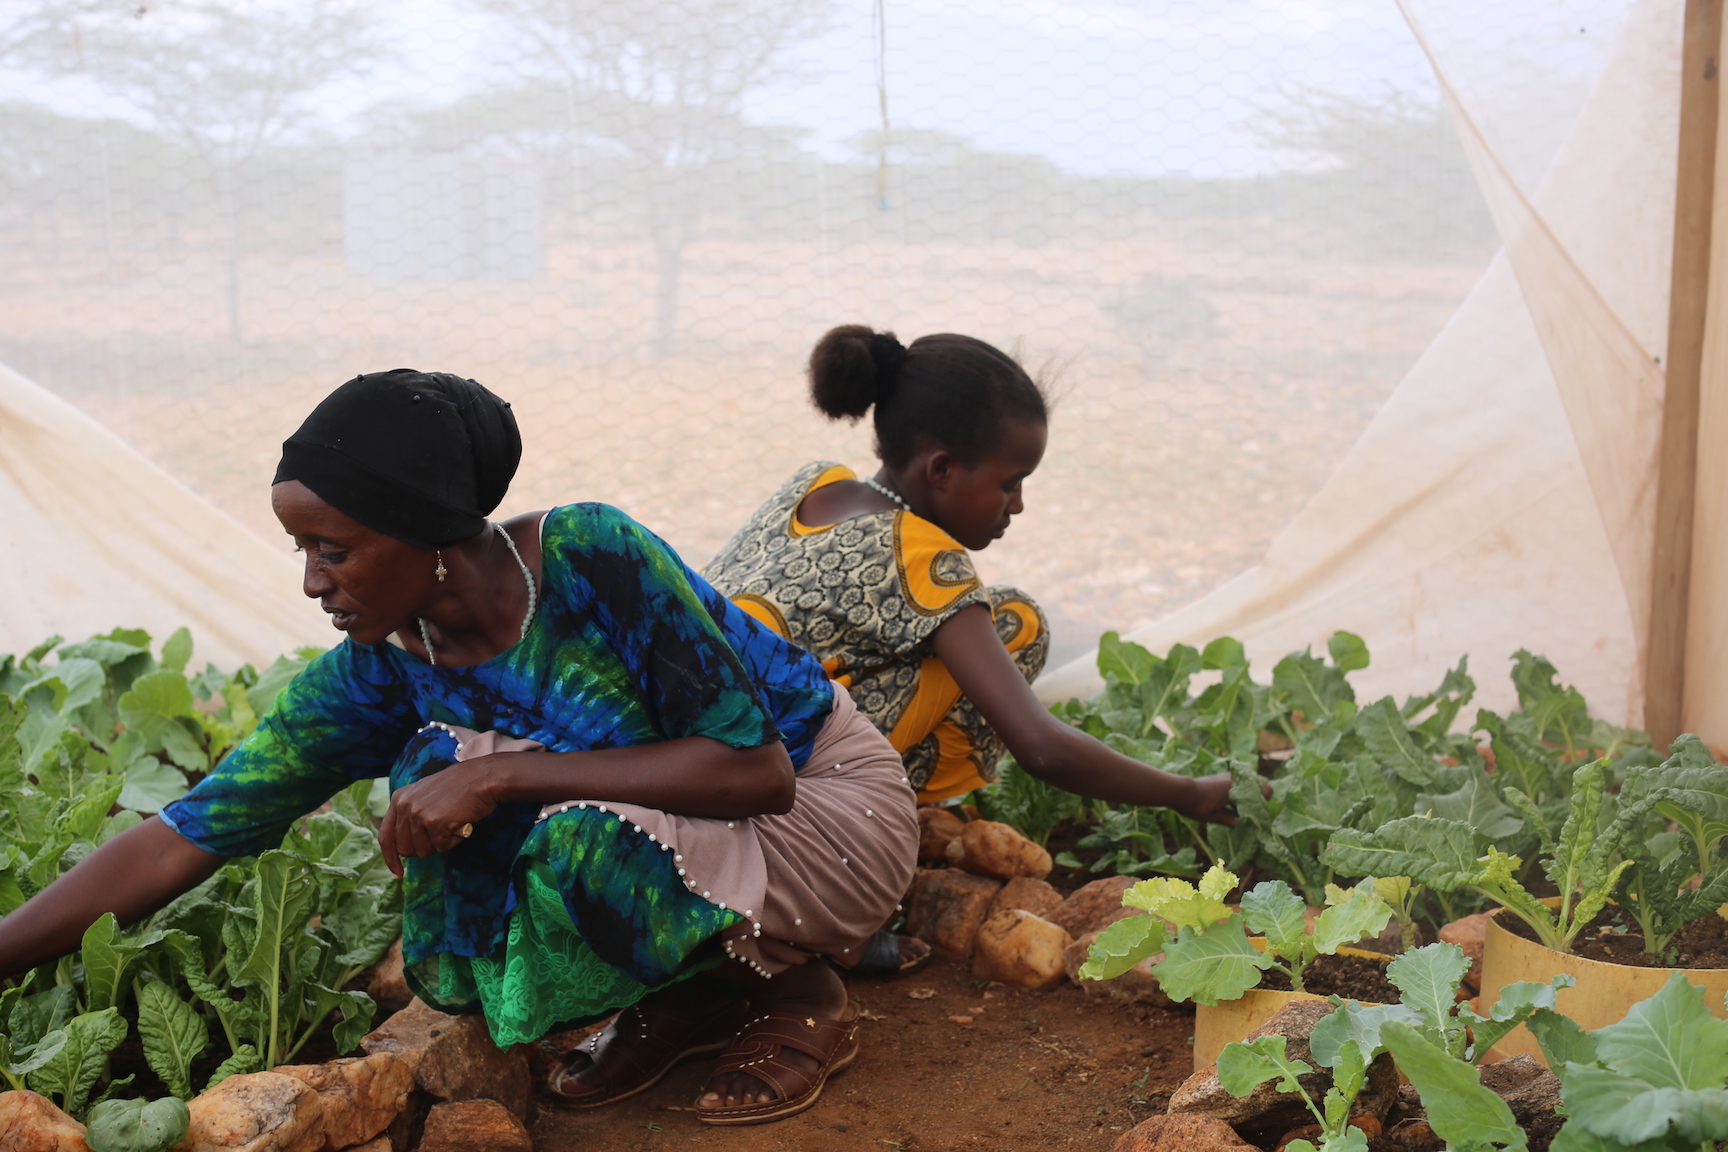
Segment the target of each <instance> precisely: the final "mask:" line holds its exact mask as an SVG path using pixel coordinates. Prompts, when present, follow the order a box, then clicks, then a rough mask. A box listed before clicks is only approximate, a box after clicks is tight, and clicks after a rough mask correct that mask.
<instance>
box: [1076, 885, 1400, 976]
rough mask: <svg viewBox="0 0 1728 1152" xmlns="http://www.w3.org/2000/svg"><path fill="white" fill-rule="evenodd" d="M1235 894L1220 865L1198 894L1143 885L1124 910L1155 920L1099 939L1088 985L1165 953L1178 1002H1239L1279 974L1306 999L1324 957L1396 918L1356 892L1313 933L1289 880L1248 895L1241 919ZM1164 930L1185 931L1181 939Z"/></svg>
mask: <svg viewBox="0 0 1728 1152" xmlns="http://www.w3.org/2000/svg"><path fill="white" fill-rule="evenodd" d="M1236 884H1237V878H1236V877H1235V875H1233V874H1232V873H1229V872H1226V871H1225V870H1224V869H1223V868H1222V867H1221V866H1218V865H1213V866H1212V868H1210V869H1208V870H1207V872H1206V875H1205V876H1203V877H1201V880H1200V883H1199V884H1198V885H1193V884H1189V883H1187V882H1186V881H1183V880H1175V879H1167V878H1160V879H1154V880H1142V881H1141V882H1140V883H1139V884H1136V885H1135V886H1134V887H1133V888H1130V889H1129V890H1128V891H1126V892H1124V893H1123V894H1122V903H1123V905H1124V906H1126V907H1132V908H1140V909H1142V910H1144V911H1146V912H1148V913H1150V914H1151V915H1149V916H1143V917H1138V916H1137V917H1130V918H1129V919H1127V920H1122V921H1118V922H1117V923H1116V924H1113V925H1111V926H1110V927H1109V928H1107V929H1105V931H1104V932H1102V933H1100V934H1099V937H1098V939H1097V940H1096V941H1095V942H1094V944H1093V946H1092V951H1091V953H1090V954H1089V956H1088V958H1087V961H1086V963H1085V964H1084V965H1082V966H1081V969H1080V976H1081V978H1082V979H1088V980H1102V979H1109V978H1111V977H1114V976H1118V975H1121V974H1122V973H1123V972H1126V971H1127V970H1128V969H1129V968H1131V967H1133V966H1134V965H1135V964H1137V963H1139V962H1140V961H1141V960H1143V959H1145V958H1146V957H1148V956H1150V955H1152V954H1154V953H1156V952H1159V951H1162V952H1163V953H1164V959H1163V960H1161V961H1159V962H1158V963H1157V964H1155V965H1154V966H1153V968H1152V971H1153V973H1154V974H1155V975H1156V976H1157V977H1158V982H1159V985H1160V986H1161V987H1162V988H1163V989H1164V991H1165V993H1166V994H1168V995H1169V996H1170V997H1171V998H1172V999H1175V1000H1193V1001H1194V1002H1196V1003H1198V1004H1216V1003H1218V1002H1219V1001H1221V1000H1234V999H1237V998H1238V997H1240V996H1241V995H1242V994H1243V993H1244V992H1246V991H1248V990H1249V989H1250V988H1253V987H1254V986H1255V985H1257V984H1258V983H1259V982H1260V978H1261V975H1262V974H1263V973H1265V972H1266V971H1268V970H1274V969H1275V970H1277V971H1280V972H1283V973H1284V974H1285V975H1286V976H1288V977H1289V978H1290V986H1291V987H1292V988H1293V989H1295V990H1296V991H1298V992H1301V991H1303V982H1302V977H1303V973H1304V972H1305V971H1306V970H1307V968H1308V966H1309V965H1310V964H1312V963H1313V962H1314V960H1315V959H1316V958H1317V957H1319V956H1328V955H1333V954H1336V952H1337V951H1338V949H1339V948H1340V947H1342V946H1343V945H1346V944H1351V943H1354V942H1355V941H1357V940H1360V939H1362V938H1363V937H1364V936H1371V935H1374V934H1375V933H1377V932H1379V931H1380V930H1381V929H1382V928H1384V927H1386V922H1387V921H1388V920H1389V919H1390V918H1391V915H1392V910H1391V909H1390V908H1389V907H1387V905H1386V903H1385V902H1384V901H1382V900H1381V899H1379V897H1377V896H1374V895H1373V894H1371V893H1369V892H1366V891H1356V892H1353V893H1351V894H1350V896H1349V897H1348V899H1346V900H1345V901H1344V902H1343V903H1341V904H1337V905H1334V906H1333V907H1330V908H1327V909H1326V910H1325V911H1323V912H1321V913H1320V915H1319V916H1318V917H1317V918H1316V919H1315V921H1314V924H1313V927H1312V929H1310V927H1309V925H1308V921H1307V917H1306V915H1305V913H1306V911H1307V906H1306V905H1305V904H1304V903H1303V901H1302V898H1301V897H1300V896H1297V895H1296V894H1295V893H1294V892H1293V891H1291V889H1290V886H1289V885H1288V884H1286V883H1284V882H1283V881H1282V880H1268V881H1264V882H1262V883H1260V884H1257V885H1255V886H1254V887H1253V888H1252V889H1251V890H1249V891H1248V892H1247V893H1245V894H1244V895H1243V897H1242V910H1241V911H1240V912H1232V911H1231V910H1230V909H1229V907H1228V906H1227V905H1225V903H1224V897H1225V896H1226V895H1228V894H1229V893H1230V892H1231V891H1232V890H1233V889H1234V888H1235V887H1236ZM1165 922H1168V923H1170V924H1172V925H1174V926H1175V927H1176V929H1177V934H1176V936H1175V938H1174V939H1172V938H1171V937H1170V936H1169V933H1168V931H1167V930H1166V928H1165V927H1164V924H1165ZM1249 932H1254V933H1256V934H1258V935H1260V936H1262V937H1264V944H1265V947H1264V949H1263V950H1262V949H1261V948H1257V947H1255V945H1254V942H1253V941H1252V940H1250V939H1249Z"/></svg>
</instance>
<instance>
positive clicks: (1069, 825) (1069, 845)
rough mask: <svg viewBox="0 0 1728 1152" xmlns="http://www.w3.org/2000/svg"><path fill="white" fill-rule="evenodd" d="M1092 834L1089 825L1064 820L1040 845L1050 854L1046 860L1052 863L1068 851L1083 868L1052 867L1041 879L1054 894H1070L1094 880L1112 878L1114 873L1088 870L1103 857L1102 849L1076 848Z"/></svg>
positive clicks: (1058, 865)
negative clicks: (1045, 881) (1051, 888)
mask: <svg viewBox="0 0 1728 1152" xmlns="http://www.w3.org/2000/svg"><path fill="white" fill-rule="evenodd" d="M1092 831H1093V826H1092V825H1090V824H1082V823H1077V822H1075V821H1073V820H1064V821H1062V823H1060V824H1058V825H1056V827H1055V828H1054V829H1053V830H1052V831H1051V833H1050V838H1049V839H1048V840H1046V841H1045V842H1044V848H1045V850H1046V851H1048V852H1049V853H1050V858H1051V859H1052V860H1054V859H1055V858H1056V857H1057V856H1058V855H1060V854H1061V853H1063V852H1072V853H1074V855H1075V856H1077V857H1079V859H1080V861H1081V863H1082V864H1083V865H1084V867H1081V868H1064V867H1063V866H1062V865H1060V864H1057V865H1055V866H1054V867H1053V868H1052V869H1051V870H1050V875H1048V876H1046V877H1044V879H1045V880H1047V881H1048V882H1049V883H1050V886H1051V887H1053V888H1055V889H1056V891H1058V892H1061V893H1063V894H1067V893H1069V892H1073V891H1074V890H1075V889H1077V888H1084V887H1085V886H1086V885H1088V884H1090V883H1092V881H1094V880H1102V879H1104V878H1105V877H1106V876H1113V875H1115V873H1114V872H1094V871H1092V868H1091V866H1092V864H1093V863H1094V862H1095V861H1097V860H1098V859H1099V857H1101V856H1103V855H1104V850H1103V849H1102V848H1081V847H1079V843H1080V840H1081V838H1082V837H1084V836H1086V835H1088V834H1090V833H1091V832H1092Z"/></svg>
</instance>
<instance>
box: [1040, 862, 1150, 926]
mask: <svg viewBox="0 0 1728 1152" xmlns="http://www.w3.org/2000/svg"><path fill="white" fill-rule="evenodd" d="M1137 883H1139V881H1137V880H1135V879H1134V878H1133V877H1132V876H1106V877H1105V878H1104V879H1102V880H1094V881H1092V883H1090V884H1088V885H1086V886H1085V887H1083V888H1080V889H1078V890H1077V891H1074V892H1072V893H1070V894H1069V896H1068V899H1066V900H1064V901H1062V906H1061V907H1060V908H1058V909H1056V911H1055V912H1052V913H1051V914H1050V922H1051V923H1052V924H1054V925H1056V926H1057V927H1058V928H1060V929H1062V931H1064V932H1066V933H1068V935H1070V936H1072V937H1074V939H1076V940H1078V939H1080V937H1082V936H1085V935H1088V934H1090V933H1093V932H1102V931H1103V930H1104V929H1106V928H1108V927H1109V926H1110V925H1112V924H1114V923H1116V921H1118V920H1123V919H1126V918H1127V917H1129V916H1144V915H1146V913H1145V912H1142V911H1141V910H1140V909H1138V908H1124V907H1122V893H1124V892H1126V891H1128V889H1130V888H1132V887H1134V885H1135V884H1137Z"/></svg>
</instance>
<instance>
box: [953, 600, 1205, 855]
mask: <svg viewBox="0 0 1728 1152" xmlns="http://www.w3.org/2000/svg"><path fill="white" fill-rule="evenodd" d="M934 642H935V646H936V655H937V657H938V658H940V659H941V661H942V663H944V664H946V665H947V666H948V671H949V672H951V673H952V674H953V676H954V680H955V682H956V683H957V684H959V685H960V690H961V691H962V692H964V693H965V694H966V697H967V699H969V700H971V701H972V704H973V706H974V707H976V708H977V709H978V712H979V714H980V715H981V716H983V717H984V719H985V720H986V721H988V722H989V724H990V726H991V727H992V728H994V729H996V732H997V734H998V735H1000V736H1001V737H1002V740H1003V743H1005V744H1007V745H1008V751H1009V752H1011V753H1013V754H1014V759H1015V760H1016V761H1017V762H1018V763H1019V764H1020V767H1022V768H1024V769H1025V770H1026V771H1028V772H1030V773H1031V774H1032V775H1034V776H1036V777H1037V778H1038V779H1040V780H1043V781H1045V782H1046V783H1049V784H1054V785H1055V786H1056V787H1058V788H1062V789H1065V790H1067V791H1069V792H1075V793H1078V794H1079V795H1081V796H1089V797H1094V798H1096V799H1099V800H1108V801H1110V802H1111V803H1113V804H1143V805H1155V806H1158V807H1163V808H1172V809H1175V810H1176V811H1177V812H1180V813H1181V814H1182V815H1184V816H1188V817H1192V818H1193V819H1196V820H1211V821H1215V822H1222V823H1234V820H1235V818H1234V817H1233V816H1232V815H1231V814H1230V811H1229V804H1230V777H1229V776H1227V775H1220V776H1207V777H1203V778H1201V779H1198V780H1196V779H1191V778H1189V777H1187V776H1177V775H1174V774H1172V773H1169V772H1165V771H1163V770H1161V769H1158V768H1154V767H1152V766H1151V765H1149V764H1142V763H1140V762H1139V761H1138V760H1135V759H1132V758H1131V757H1128V756H1124V755H1122V754H1121V753H1120V752H1117V751H1114V750H1113V749H1111V748H1109V747H1107V746H1105V745H1104V744H1101V743H1099V742H1098V741H1097V740H1094V739H1093V738H1092V737H1090V736H1088V735H1086V733H1084V732H1082V731H1080V729H1078V728H1075V727H1072V726H1071V725H1068V724H1064V723H1063V722H1062V721H1060V720H1058V719H1057V718H1056V717H1055V716H1053V715H1051V714H1050V711H1049V709H1047V708H1045V707H1044V705H1043V704H1041V703H1039V702H1038V697H1037V696H1035V695H1033V694H1032V686H1031V685H1029V684H1027V683H1026V677H1025V676H1024V675H1022V674H1021V672H1020V669H1019V668H1018V667H1016V666H1015V664H1014V659H1013V657H1011V656H1010V655H1008V650H1007V649H1006V648H1004V647H1003V646H1002V640H1001V638H1000V637H999V636H997V635H996V626H995V624H994V623H992V622H991V619H990V609H988V608H986V607H985V606H984V605H982V604H975V605H973V606H971V607H969V608H963V609H961V610H960V611H959V612H956V613H955V614H954V615H953V616H952V617H950V618H949V619H948V620H946V621H944V622H943V623H942V626H941V627H939V628H937V629H936V633H935V636H934Z"/></svg>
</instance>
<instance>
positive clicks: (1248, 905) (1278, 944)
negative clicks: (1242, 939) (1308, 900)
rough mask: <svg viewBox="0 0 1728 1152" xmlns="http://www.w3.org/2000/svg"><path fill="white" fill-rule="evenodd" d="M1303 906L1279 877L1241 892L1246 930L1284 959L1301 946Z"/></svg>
mask: <svg viewBox="0 0 1728 1152" xmlns="http://www.w3.org/2000/svg"><path fill="white" fill-rule="evenodd" d="M1307 908H1308V906H1307V905H1306V904H1304V903H1303V902H1302V898H1301V897H1300V896H1298V895H1296V893H1294V892H1292V891H1291V890H1290V885H1288V884H1286V883H1284V881H1282V880H1263V881H1261V882H1260V883H1259V884H1256V885H1254V887H1253V889H1251V890H1250V891H1248V892H1245V893H1243V895H1242V919H1243V920H1244V921H1246V923H1247V925H1248V930H1249V931H1250V932H1253V933H1254V934H1256V935H1259V936H1264V937H1266V943H1267V944H1268V945H1269V946H1270V947H1271V949H1272V951H1274V952H1276V953H1277V954H1278V955H1280V956H1282V957H1285V958H1286V959H1289V958H1291V957H1294V956H1299V955H1300V954H1301V953H1302V951H1303V949H1304V945H1305V943H1306V938H1307V935H1308V921H1307V920H1306V919H1305V918H1304V917H1303V913H1304V912H1306V911H1307ZM1352 939H1359V937H1352Z"/></svg>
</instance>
